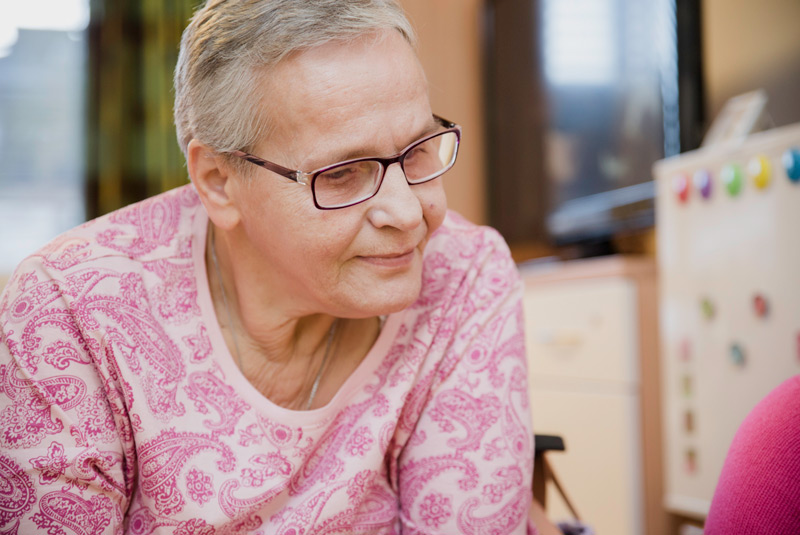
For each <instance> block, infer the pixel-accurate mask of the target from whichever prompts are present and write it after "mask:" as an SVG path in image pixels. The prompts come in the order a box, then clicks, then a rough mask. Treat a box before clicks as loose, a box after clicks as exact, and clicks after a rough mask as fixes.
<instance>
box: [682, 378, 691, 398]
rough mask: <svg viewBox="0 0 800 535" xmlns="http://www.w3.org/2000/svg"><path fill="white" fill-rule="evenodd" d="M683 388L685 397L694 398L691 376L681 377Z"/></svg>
mask: <svg viewBox="0 0 800 535" xmlns="http://www.w3.org/2000/svg"><path fill="white" fill-rule="evenodd" d="M681 387H682V390H683V396H684V397H687V398H691V397H692V376H691V375H684V376H682V377H681Z"/></svg>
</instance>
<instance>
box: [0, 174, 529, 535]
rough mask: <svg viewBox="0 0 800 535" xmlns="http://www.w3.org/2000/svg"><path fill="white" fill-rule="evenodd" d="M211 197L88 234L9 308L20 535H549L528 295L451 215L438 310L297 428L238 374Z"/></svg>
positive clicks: (63, 239)
mask: <svg viewBox="0 0 800 535" xmlns="http://www.w3.org/2000/svg"><path fill="white" fill-rule="evenodd" d="M207 222H208V218H207V215H206V213H205V210H204V209H203V207H202V204H200V202H199V200H198V197H197V194H196V193H195V191H194V189H193V188H192V186H191V185H189V186H185V187H182V188H178V189H176V190H173V191H170V192H167V193H165V194H162V195H159V196H157V197H153V198H151V199H149V200H146V201H144V202H141V203H139V204H136V205H132V206H130V207H127V208H124V209H122V210H120V211H118V212H115V213H113V214H110V215H108V216H105V217H102V218H100V219H97V220H94V221H91V222H89V223H86V224H84V225H82V226H80V227H78V228H76V229H74V230H72V231H70V232H68V233H66V234H64V235H62V236H60V237H59V238H57V239H56V240H55V241H53V242H52V243H51V244H49V245H48V246H46V247H45V248H43V249H42V250H41V251H39V252H38V253H36V254H34V255H32V256H31V257H29V258H28V259H26V260H25V261H24V262H23V263H22V265H21V266H20V267H19V268H18V269H17V271H16V273H15V274H14V275H13V277H12V279H11V281H10V283H9V285H8V287H7V288H6V290H5V292H4V293H3V294H2V296H0V532H2V533H48V534H49V535H61V534H72V533H77V534H87V535H88V534H101V533H103V534H107V533H126V534H137V535H144V534H149V533H158V534H162V533H171V534H174V535H190V534H192V535H212V534H213V535H222V534H235V533H275V534H287V535H289V534H293V535H300V534H312V533H313V534H318V535H319V534H333V533H359V534H361V533H461V534H479V533H480V534H504V533H524V532H525V531H526V529H528V530H531V531H535V528H534V527H533V526H532V525H529V523H528V521H527V513H528V509H529V505H530V501H531V492H530V483H531V476H532V464H533V463H532V459H533V455H532V447H533V444H532V435H531V429H530V415H529V407H528V393H527V380H526V365H525V352H524V343H523V335H522V323H521V286H520V283H519V277H518V274H517V272H516V270H515V266H514V264H513V262H512V260H511V257H510V255H509V252H508V249H507V247H506V245H505V244H504V243H503V241H502V239H501V238H500V237H499V235H498V234H497V233H496V232H494V231H491V230H489V229H487V228H482V227H477V226H474V225H472V224H470V223H468V222H466V221H465V220H463V219H461V218H460V217H458V216H456V215H453V214H449V215H448V217H447V219H446V221H445V223H444V224H443V225H442V227H441V228H440V229H439V230H437V232H436V233H435V234H434V236H433V237H432V239H431V240H430V242H429V244H428V247H427V249H426V252H425V257H424V268H423V277H424V283H423V290H422V293H421V295H420V297H419V299H418V300H417V302H416V303H415V304H414V305H412V306H411V307H410V308H409V309H407V310H405V311H404V312H401V313H397V314H393V315H391V316H389V317H388V319H387V320H386V322H385V324H384V327H383V330H382V331H381V333H380V336H379V338H378V340H377V341H376V342H375V345H374V347H373V348H372V349H371V350H370V351H369V353H368V354H367V356H366V357H365V358H364V360H363V362H362V363H361V364H360V366H359V367H358V368H357V370H356V371H355V372H354V373H353V374H352V375H351V376H350V377H349V378H348V379H347V381H346V382H345V384H344V385H343V386H342V387H341V389H340V390H339V392H338V393H337V394H336V396H335V397H334V398H333V400H332V401H331V402H330V403H328V404H327V405H326V406H324V407H322V408H319V409H316V410H312V411H294V410H288V409H284V408H282V407H279V406H277V405H275V404H273V403H271V402H270V401H269V400H268V399H266V398H264V397H263V396H262V395H261V394H260V393H259V392H258V391H257V390H256V389H255V388H254V387H253V386H252V385H251V384H250V383H249V382H248V381H247V380H246V379H245V378H244V376H243V375H241V373H240V372H239V371H238V369H237V367H236V365H235V363H234V360H233V358H232V357H231V355H230V353H229V351H228V349H227V348H226V346H225V343H224V341H223V338H222V334H221V332H220V328H219V324H218V323H217V320H216V316H215V313H214V309H213V306H212V302H211V297H210V293H209V289H208V284H207V278H206V273H205V262H204V254H205V251H204V249H205V243H206V240H205V238H206V228H207Z"/></svg>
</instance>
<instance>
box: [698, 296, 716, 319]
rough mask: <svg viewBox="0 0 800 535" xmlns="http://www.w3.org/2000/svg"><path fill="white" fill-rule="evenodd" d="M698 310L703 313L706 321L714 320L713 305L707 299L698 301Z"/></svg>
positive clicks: (714, 311)
mask: <svg viewBox="0 0 800 535" xmlns="http://www.w3.org/2000/svg"><path fill="white" fill-rule="evenodd" d="M700 310H701V311H702V312H703V317H704V318H706V319H707V320H711V319H714V314H715V313H716V310H715V308H714V303H712V302H711V299H709V298H708V297H704V298H703V300H702V301H700Z"/></svg>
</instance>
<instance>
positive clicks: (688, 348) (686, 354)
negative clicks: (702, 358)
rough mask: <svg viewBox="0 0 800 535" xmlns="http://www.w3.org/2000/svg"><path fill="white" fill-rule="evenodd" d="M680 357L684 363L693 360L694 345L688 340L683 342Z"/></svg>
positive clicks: (685, 339)
mask: <svg viewBox="0 0 800 535" xmlns="http://www.w3.org/2000/svg"><path fill="white" fill-rule="evenodd" d="M680 355H681V360H682V361H684V362H688V361H689V360H691V359H692V344H691V342H689V339H688V338H684V339H683V340H681V347H680Z"/></svg>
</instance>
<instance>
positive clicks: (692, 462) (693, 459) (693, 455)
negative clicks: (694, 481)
mask: <svg viewBox="0 0 800 535" xmlns="http://www.w3.org/2000/svg"><path fill="white" fill-rule="evenodd" d="M686 471H687V472H689V473H690V474H694V473H695V472H697V452H695V451H694V448H689V449H688V450H686Z"/></svg>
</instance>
